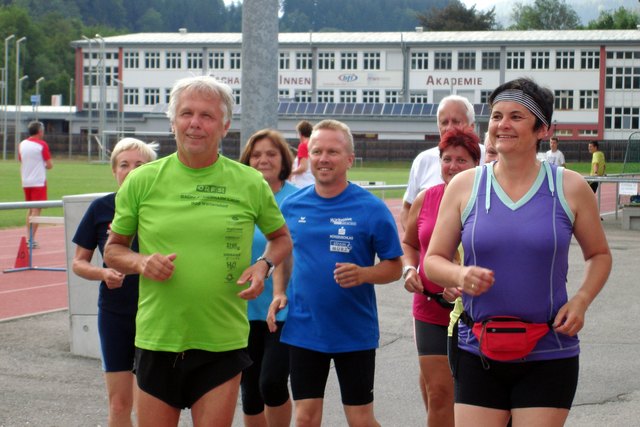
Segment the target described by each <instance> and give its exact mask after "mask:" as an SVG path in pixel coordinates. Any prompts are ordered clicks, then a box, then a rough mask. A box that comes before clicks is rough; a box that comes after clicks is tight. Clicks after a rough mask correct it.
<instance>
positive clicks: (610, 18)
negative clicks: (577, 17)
mask: <svg viewBox="0 0 640 427" xmlns="http://www.w3.org/2000/svg"><path fill="white" fill-rule="evenodd" d="M639 24H640V14H638V13H636V12H634V11H632V10H628V9H625V8H624V7H622V6H621V7H619V8H618V9H617V10H615V11H613V12H612V11H609V10H603V11H601V12H600V16H598V19H596V20H593V21H589V24H588V25H587V28H588V29H590V30H634V29H636V28H637V25H639Z"/></svg>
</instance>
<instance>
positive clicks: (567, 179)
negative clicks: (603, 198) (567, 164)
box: [562, 169, 593, 197]
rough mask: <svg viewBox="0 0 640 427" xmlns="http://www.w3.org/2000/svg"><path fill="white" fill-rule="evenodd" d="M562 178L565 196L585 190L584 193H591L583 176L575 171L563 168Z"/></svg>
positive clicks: (571, 195) (575, 194) (576, 194)
mask: <svg viewBox="0 0 640 427" xmlns="http://www.w3.org/2000/svg"><path fill="white" fill-rule="evenodd" d="M562 179H563V181H564V185H563V190H564V193H565V196H567V197H576V196H578V195H580V194H583V193H585V192H586V194H591V193H593V191H592V190H591V187H589V184H588V183H587V181H586V180H585V179H584V177H583V176H582V175H580V174H579V173H578V172H576V171H572V170H569V169H565V170H564V172H563V173H562Z"/></svg>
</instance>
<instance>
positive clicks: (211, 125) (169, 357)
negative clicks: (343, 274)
mask: <svg viewBox="0 0 640 427" xmlns="http://www.w3.org/2000/svg"><path fill="white" fill-rule="evenodd" d="M232 107H233V95H232V92H231V88H229V86H227V85H225V84H222V83H219V82H218V81H217V80H215V79H214V78H213V77H210V76H197V77H188V78H184V79H181V80H178V81H177V82H176V84H175V85H174V87H173V89H172V91H171V96H170V100H169V107H168V111H167V116H168V117H169V121H170V123H171V129H172V131H173V133H174V135H175V139H176V145H177V152H176V153H173V154H171V155H169V156H167V157H164V158H162V159H159V160H157V161H155V162H151V163H147V164H146V165H148V166H149V167H146V168H138V169H136V171H137V173H132V174H129V176H128V177H127V179H126V180H125V182H124V183H123V185H122V187H121V188H120V190H119V191H118V193H117V196H116V213H115V217H114V219H113V222H112V223H111V233H110V235H109V240H108V242H107V246H106V250H105V262H106V263H107V265H108V266H110V267H112V268H115V269H117V270H118V271H120V272H122V273H125V274H134V273H135V274H139V275H140V296H139V299H138V313H137V317H136V337H135V346H136V353H135V362H134V369H135V371H136V378H137V384H138V387H139V388H140V391H139V393H138V398H137V410H136V412H137V414H138V425H153V426H160V425H162V426H177V425H178V422H179V419H180V412H181V409H183V408H191V416H192V418H193V424H194V425H219V426H231V424H232V422H233V413H234V410H235V407H236V403H237V398H238V390H239V385H240V375H241V372H242V370H243V369H244V368H246V367H248V366H249V365H250V364H251V360H250V359H249V356H248V354H247V353H246V347H247V341H248V335H249V322H248V320H247V300H249V299H253V298H256V297H257V296H258V295H259V294H260V293H261V292H262V290H263V289H264V283H263V282H264V279H265V278H266V277H269V275H270V274H271V272H272V271H273V268H274V266H275V265H277V264H279V263H280V262H281V261H282V260H283V259H284V258H286V257H287V256H289V254H290V252H291V247H292V243H291V236H290V235H289V231H288V229H287V226H286V224H285V222H284V218H283V217H282V214H281V213H280V210H279V209H278V206H277V204H276V202H275V199H274V197H273V192H272V191H271V189H270V188H269V185H268V184H267V183H266V182H265V181H264V179H263V177H262V174H261V173H260V172H258V171H257V170H255V169H253V168H250V167H248V166H245V165H242V164H240V163H238V162H235V161H233V160H230V159H228V158H226V157H224V156H221V155H220V154H219V150H218V148H219V146H220V142H221V141H222V138H224V136H225V135H226V134H227V131H228V130H229V126H230V124H231V113H232ZM256 225H257V226H258V228H259V229H260V230H261V231H262V233H263V234H264V235H265V236H266V238H267V241H268V242H267V246H266V249H265V252H264V254H263V256H262V257H260V258H258V260H257V261H256V262H255V263H254V264H253V265H251V245H252V241H253V232H254V229H255V226H256ZM135 235H137V236H138V241H139V246H140V252H139V253H136V252H133V251H131V250H130V249H129V246H130V242H131V240H132V239H133V237H134V236H135Z"/></svg>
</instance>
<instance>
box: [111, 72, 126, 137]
mask: <svg viewBox="0 0 640 427" xmlns="http://www.w3.org/2000/svg"><path fill="white" fill-rule="evenodd" d="M113 80H115V82H116V83H118V116H117V117H118V120H117V123H118V125H117V126H116V128H117V129H116V130H117V131H118V140H120V139H122V138H123V137H124V82H123V81H122V80H120V79H113Z"/></svg>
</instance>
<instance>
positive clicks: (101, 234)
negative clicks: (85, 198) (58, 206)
mask: <svg viewBox="0 0 640 427" xmlns="http://www.w3.org/2000/svg"><path fill="white" fill-rule="evenodd" d="M115 197H116V195H115V193H111V194H107V195H106V196H104V197H101V198H99V199H96V200H94V201H93V202H91V205H89V208H88V209H87V211H86V212H85V214H84V216H83V217H82V220H81V221H80V224H79V225H78V229H77V230H76V234H75V235H74V236H73V243H75V244H76V245H78V246H81V247H83V248H85V249H88V250H95V249H96V247H97V248H98V249H99V250H100V254H102V255H103V256H104V245H105V243H106V242H107V237H108V235H107V232H108V231H109V227H110V225H111V221H112V220H113V215H114V212H115ZM132 249H133V250H134V251H136V252H137V251H138V240H137V239H134V241H133V245H132ZM103 267H106V265H105V264H103ZM98 308H99V309H100V310H106V311H110V312H113V313H121V314H132V315H135V314H136V311H137V310H138V275H137V274H131V275H127V276H126V277H125V278H124V282H123V283H122V287H120V288H117V289H109V288H108V287H107V285H106V283H104V282H100V291H99V295H98Z"/></svg>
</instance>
